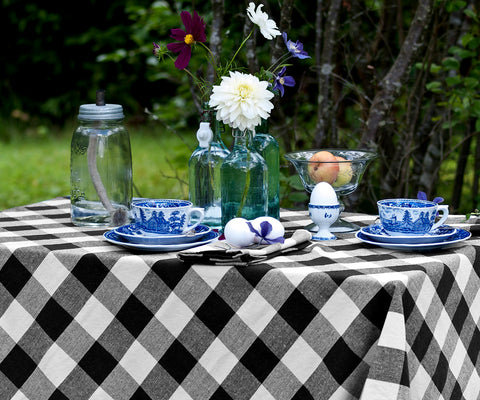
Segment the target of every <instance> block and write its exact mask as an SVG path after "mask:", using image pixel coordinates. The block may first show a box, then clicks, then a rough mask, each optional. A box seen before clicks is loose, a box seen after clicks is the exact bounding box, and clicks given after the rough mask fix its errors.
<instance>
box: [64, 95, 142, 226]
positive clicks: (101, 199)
mask: <svg viewBox="0 0 480 400" xmlns="http://www.w3.org/2000/svg"><path fill="white" fill-rule="evenodd" d="M123 119H124V114H123V108H122V106H121V105H118V104H105V94H104V92H103V91H99V92H97V102H96V104H83V105H81V106H80V109H79V114H78V126H77V128H76V129H75V131H74V133H73V137H72V143H71V156H70V187H71V192H70V202H71V218H72V222H73V223H74V224H75V225H78V226H109V227H112V226H120V225H124V224H127V223H129V222H130V218H129V210H130V205H131V202H132V186H133V185H132V155H131V149H130V137H129V134H128V131H127V129H126V128H125V126H124V125H123Z"/></svg>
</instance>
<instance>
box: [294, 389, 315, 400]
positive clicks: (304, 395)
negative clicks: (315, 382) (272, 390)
mask: <svg viewBox="0 0 480 400" xmlns="http://www.w3.org/2000/svg"><path fill="white" fill-rule="evenodd" d="M314 399H315V398H314V397H313V396H312V395H311V393H310V391H309V390H308V389H307V388H306V387H305V386H302V387H301V388H300V389H299V390H298V391H297V393H295V395H294V396H293V397H292V400H314Z"/></svg>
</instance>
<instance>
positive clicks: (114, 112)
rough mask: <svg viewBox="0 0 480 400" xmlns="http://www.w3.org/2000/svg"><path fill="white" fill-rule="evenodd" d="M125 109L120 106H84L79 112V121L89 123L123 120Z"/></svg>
mask: <svg viewBox="0 0 480 400" xmlns="http://www.w3.org/2000/svg"><path fill="white" fill-rule="evenodd" d="M124 117H125V116H124V115H123V107H122V106H121V105H120V104H105V105H104V106H97V105H96V104H82V105H81V106H80V110H79V112H78V119H81V120H87V121H102V120H112V119H123V118H124Z"/></svg>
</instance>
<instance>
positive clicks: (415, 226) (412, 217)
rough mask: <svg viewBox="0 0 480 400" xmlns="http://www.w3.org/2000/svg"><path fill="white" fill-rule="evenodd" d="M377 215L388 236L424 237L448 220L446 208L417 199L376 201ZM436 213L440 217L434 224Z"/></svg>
mask: <svg viewBox="0 0 480 400" xmlns="http://www.w3.org/2000/svg"><path fill="white" fill-rule="evenodd" d="M377 206H378V214H379V216H380V222H381V224H382V226H383V228H384V229H385V230H386V231H387V233H388V234H390V235H394V236H400V235H425V234H426V233H428V232H430V231H431V230H433V229H436V228H438V227H439V226H441V225H443V224H444V223H445V221H446V220H447V218H448V206H447V205H438V204H437V203H435V202H433V201H428V200H417V199H385V200H379V201H377ZM437 212H441V213H442V216H441V218H440V220H439V221H438V222H435V219H436V216H437Z"/></svg>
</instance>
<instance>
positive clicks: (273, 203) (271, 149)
mask: <svg viewBox="0 0 480 400" xmlns="http://www.w3.org/2000/svg"><path fill="white" fill-rule="evenodd" d="M253 145H254V147H255V150H257V152H258V153H259V154H260V155H261V156H262V157H263V158H264V160H265V162H266V163H267V167H268V177H267V181H268V210H267V215H268V216H269V217H273V218H276V219H279V218H280V177H279V175H280V146H279V145H278V142H277V139H275V138H274V137H273V136H272V135H270V134H269V133H268V123H267V120H265V119H263V120H262V124H261V125H259V126H258V127H257V129H256V133H255V138H254V140H253Z"/></svg>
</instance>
